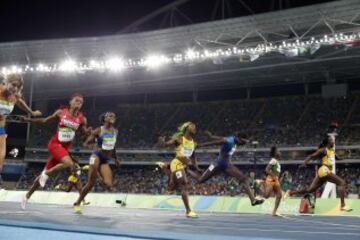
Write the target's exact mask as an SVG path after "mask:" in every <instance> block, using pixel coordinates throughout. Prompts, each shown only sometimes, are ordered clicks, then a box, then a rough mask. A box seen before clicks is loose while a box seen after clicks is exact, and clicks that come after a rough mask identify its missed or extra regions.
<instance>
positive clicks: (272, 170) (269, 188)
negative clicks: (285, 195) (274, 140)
mask: <svg viewBox="0 0 360 240" xmlns="http://www.w3.org/2000/svg"><path fill="white" fill-rule="evenodd" d="M270 157H271V160H270V162H269V164H268V165H267V166H266V169H265V172H266V175H267V176H266V180H265V184H264V192H263V197H264V198H269V197H270V194H271V193H274V194H275V206H274V209H273V212H272V215H273V216H274V217H277V216H280V215H279V214H278V213H277V209H278V208H279V205H280V201H281V197H282V194H281V188H280V182H279V176H280V172H281V165H280V162H279V159H280V157H281V154H280V151H279V150H278V149H277V147H272V148H271V150H270Z"/></svg>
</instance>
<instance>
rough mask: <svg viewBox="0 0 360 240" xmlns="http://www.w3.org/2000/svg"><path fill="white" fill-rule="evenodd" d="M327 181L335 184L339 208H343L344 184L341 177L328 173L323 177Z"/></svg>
mask: <svg viewBox="0 0 360 240" xmlns="http://www.w3.org/2000/svg"><path fill="white" fill-rule="evenodd" d="M324 178H325V179H326V180H327V181H329V182H332V183H335V184H336V186H337V191H338V193H339V196H340V201H341V207H345V190H346V182H345V181H344V179H342V178H341V177H339V176H337V175H335V174H333V173H329V174H328V175H327V176H326V177H324Z"/></svg>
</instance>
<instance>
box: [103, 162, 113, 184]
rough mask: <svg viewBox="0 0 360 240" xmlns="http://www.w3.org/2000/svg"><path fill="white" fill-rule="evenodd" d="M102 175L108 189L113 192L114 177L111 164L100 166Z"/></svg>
mask: <svg viewBox="0 0 360 240" xmlns="http://www.w3.org/2000/svg"><path fill="white" fill-rule="evenodd" d="M100 174H101V176H102V179H103V183H104V184H105V186H106V188H107V189H108V190H110V191H111V190H112V187H113V176H112V171H111V168H110V166H109V164H107V163H106V164H101V165H100Z"/></svg>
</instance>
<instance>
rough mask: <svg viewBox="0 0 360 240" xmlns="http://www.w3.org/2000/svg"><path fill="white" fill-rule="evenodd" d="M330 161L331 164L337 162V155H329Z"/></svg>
mask: <svg viewBox="0 0 360 240" xmlns="http://www.w3.org/2000/svg"><path fill="white" fill-rule="evenodd" d="M329 162H330V164H331V165H334V164H335V156H331V157H329Z"/></svg>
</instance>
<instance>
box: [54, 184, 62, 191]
mask: <svg viewBox="0 0 360 240" xmlns="http://www.w3.org/2000/svg"><path fill="white" fill-rule="evenodd" d="M61 187H62V185H61V184H58V185H56V186H55V188H54V189H55V190H60V188H61Z"/></svg>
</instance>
